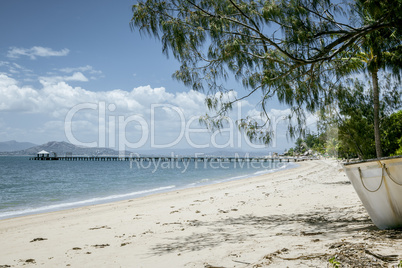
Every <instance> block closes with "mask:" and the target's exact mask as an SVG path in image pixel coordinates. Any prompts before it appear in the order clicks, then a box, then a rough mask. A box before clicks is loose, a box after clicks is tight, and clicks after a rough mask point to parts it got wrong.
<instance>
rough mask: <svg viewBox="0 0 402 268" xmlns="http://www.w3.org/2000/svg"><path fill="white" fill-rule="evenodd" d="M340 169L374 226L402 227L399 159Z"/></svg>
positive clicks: (400, 165)
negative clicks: (343, 171) (345, 175)
mask: <svg viewBox="0 0 402 268" xmlns="http://www.w3.org/2000/svg"><path fill="white" fill-rule="evenodd" d="M343 168H344V170H345V172H346V174H347V176H348V178H349V180H350V181H351V182H352V185H353V187H354V188H355V190H356V193H357V195H358V196H359V198H360V200H361V201H362V203H363V205H364V207H365V208H366V210H367V212H368V214H369V216H370V218H371V220H372V221H373V223H374V224H375V225H376V226H377V227H378V228H380V229H393V228H402V156H397V157H387V158H379V159H374V160H368V161H360V162H356V163H345V164H344V165H343Z"/></svg>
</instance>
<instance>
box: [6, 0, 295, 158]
mask: <svg viewBox="0 0 402 268" xmlns="http://www.w3.org/2000/svg"><path fill="white" fill-rule="evenodd" d="M133 4H135V1H129V0H119V1H111V0H97V1H94V0H85V1H78V0H70V1H65V0H63V1H54V0H53V1H51V0H35V1H29V0H2V1H1V2H0V30H1V32H2V38H1V41H0V141H7V140H17V141H29V142H34V143H37V144H41V143H45V142H47V141H52V140H56V141H62V140H63V141H69V142H72V143H76V144H81V145H91V146H95V145H96V146H106V147H114V148H116V147H118V146H119V145H122V146H125V147H127V146H128V147H130V146H131V147H136V148H141V149H150V148H161V147H163V146H166V147H169V146H171V147H173V148H176V147H177V148H193V147H197V146H198V147H200V146H201V147H203V148H206V147H208V148H211V147H217V148H219V149H222V148H237V147H241V148H243V149H246V150H247V149H249V147H250V146H248V145H247V143H246V142H245V140H244V141H243V142H239V141H240V139H243V138H244V137H243V138H242V137H240V136H239V137H240V138H239V137H238V133H236V131H235V130H229V129H226V131H223V132H222V133H221V134H218V133H215V134H211V133H206V132H205V131H204V129H203V128H202V127H200V126H199V125H198V120H196V118H198V116H199V115H203V114H205V113H206V112H207V109H206V108H205V105H204V103H203V100H204V97H205V95H204V93H202V92H194V91H192V90H191V89H190V88H187V87H185V86H184V85H183V84H181V83H180V82H177V81H175V80H173V79H172V77H171V75H172V73H173V72H174V71H175V70H177V69H178V67H179V63H178V62H177V61H176V60H175V59H174V58H173V57H170V58H169V59H168V58H167V57H166V56H165V55H163V54H162V52H161V44H160V43H159V41H158V40H155V39H153V38H150V37H148V36H146V35H145V36H141V35H140V34H139V33H138V32H137V31H132V30H131V29H130V26H129V22H130V19H131V15H132V13H131V6H132V5H133ZM229 83H230V85H231V86H233V87H235V89H236V92H237V93H238V95H241V94H243V93H244V91H243V89H242V88H241V86H240V85H237V84H236V83H234V82H233V81H232V82H230V81H229ZM232 97H233V96H232ZM257 100H258V96H256V97H254V98H253V99H250V100H247V101H244V102H242V103H240V105H241V114H242V116H243V115H255V116H257V117H258V109H256V103H257ZM271 105H272V106H271V108H272V110H271V112H272V114H273V115H275V116H276V120H277V122H280V120H279V119H280V117H281V115H283V114H286V109H287V107H283V106H280V105H279V104H278V103H277V102H275V101H273V102H272V104H271ZM77 107H78V108H77ZM238 113H239V111H237V110H236V109H235V111H234V112H233V114H232V118H233V120H235V119H237V118H236V116H238ZM68 120H69V121H68ZM183 120H184V122H183ZM67 121H68V122H67ZM231 127H233V126H231ZM234 129H235V128H234ZM278 130H280V131H279V133H278V134H277V141H276V145H275V146H274V148H273V149H272V150H275V148H277V150H278V151H280V150H282V149H283V148H289V147H290V146H292V145H293V142H292V141H291V142H290V143H289V142H288V141H287V140H286V138H285V126H283V124H279V125H278ZM232 132H233V133H232ZM245 144H246V145H245ZM168 145H169V146H168ZM264 150H265V149H264Z"/></svg>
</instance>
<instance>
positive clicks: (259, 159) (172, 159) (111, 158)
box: [29, 154, 317, 162]
mask: <svg viewBox="0 0 402 268" xmlns="http://www.w3.org/2000/svg"><path fill="white" fill-rule="evenodd" d="M314 159H317V158H315V157H253V156H138V155H136V156H56V155H54V156H50V155H43V154H42V155H37V156H35V157H30V158H29V160H40V161H55V160H57V161H132V162H142V161H151V162H152V161H154V162H159V161H161V162H268V161H279V162H300V161H306V160H314Z"/></svg>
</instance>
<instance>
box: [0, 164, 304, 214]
mask: <svg viewBox="0 0 402 268" xmlns="http://www.w3.org/2000/svg"><path fill="white" fill-rule="evenodd" d="M270 163H271V162H270ZM278 163H279V162H278ZM283 164H285V165H287V166H285V167H284V166H281V167H278V168H274V169H271V170H265V171H262V170H260V171H254V173H250V174H242V175H235V176H233V177H228V178H211V179H208V182H193V183H190V184H188V185H184V186H176V185H171V184H170V185H164V186H160V187H157V188H150V189H145V190H137V191H134V192H129V193H127V192H126V193H118V194H117V193H116V194H113V195H109V196H100V197H92V198H90V199H82V200H77V201H65V202H63V203H58V204H49V205H46V206H41V207H33V208H26V209H19V210H16V211H3V212H0V221H1V220H5V219H13V218H18V217H24V216H29V215H36V214H42V213H51V212H57V211H64V210H69V209H75V208H81V207H86V206H94V205H101V204H107V203H114V202H119V201H125V200H129V199H137V198H142V197H146V196H150V195H154V194H159V193H166V192H170V191H179V190H183V189H190V188H197V187H201V186H207V185H214V184H219V183H223V182H227V181H235V180H243V179H247V178H252V177H256V176H260V175H264V174H271V173H275V172H278V171H281V170H287V169H291V168H295V167H297V166H298V164H297V163H290V162H289V163H285V162H284V163H283ZM248 165H250V164H249V163H248Z"/></svg>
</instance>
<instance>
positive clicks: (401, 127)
mask: <svg viewBox="0 0 402 268" xmlns="http://www.w3.org/2000/svg"><path fill="white" fill-rule="evenodd" d="M382 126H383V138H384V140H383V145H384V146H383V147H384V153H385V154H386V155H402V110H401V111H398V112H396V113H394V114H391V115H390V116H389V117H386V118H384V120H383V123H382Z"/></svg>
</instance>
